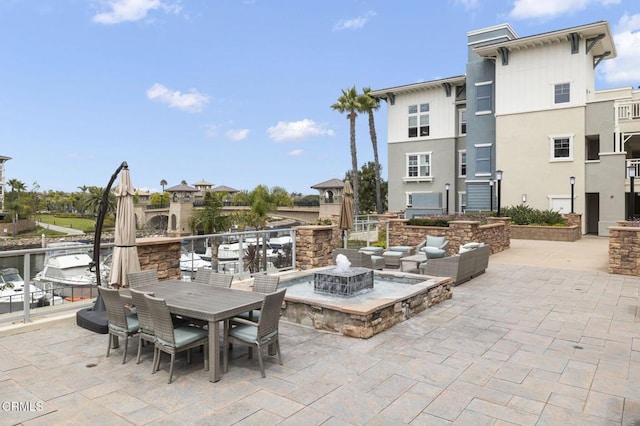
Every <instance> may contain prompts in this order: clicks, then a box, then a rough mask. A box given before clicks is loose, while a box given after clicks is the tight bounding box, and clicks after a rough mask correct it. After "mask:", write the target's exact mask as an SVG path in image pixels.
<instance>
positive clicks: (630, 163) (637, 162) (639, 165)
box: [625, 158, 640, 179]
mask: <svg viewBox="0 0 640 426" xmlns="http://www.w3.org/2000/svg"><path fill="white" fill-rule="evenodd" d="M626 163H627V164H626V169H625V176H626V177H627V179H628V178H629V171H628V170H629V167H633V168H634V169H635V171H636V174H635V177H640V159H637V158H635V159H631V160H627V162H626Z"/></svg>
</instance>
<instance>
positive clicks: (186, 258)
mask: <svg viewBox="0 0 640 426" xmlns="http://www.w3.org/2000/svg"><path fill="white" fill-rule="evenodd" d="M200 268H206V269H211V262H209V261H208V260H204V259H203V258H201V257H200V255H199V254H198V253H195V252H189V251H187V250H185V249H184V248H183V249H182V252H181V253H180V270H181V271H188V272H195V271H197V270H198V269H200Z"/></svg>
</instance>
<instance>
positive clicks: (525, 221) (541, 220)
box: [501, 204, 567, 226]
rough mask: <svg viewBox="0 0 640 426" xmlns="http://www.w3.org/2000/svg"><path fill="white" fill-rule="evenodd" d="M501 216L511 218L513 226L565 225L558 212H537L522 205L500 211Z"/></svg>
mask: <svg viewBox="0 0 640 426" xmlns="http://www.w3.org/2000/svg"><path fill="white" fill-rule="evenodd" d="M501 214H502V216H507V217H510V218H511V223H513V224H514V225H543V226H556V225H566V224H567V220H566V219H565V218H564V217H563V216H562V214H561V213H560V212H557V211H553V210H538V209H534V208H532V207H530V206H526V205H524V204H521V205H517V206H509V207H505V208H503V209H502V211H501Z"/></svg>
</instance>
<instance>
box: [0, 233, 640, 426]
mask: <svg viewBox="0 0 640 426" xmlns="http://www.w3.org/2000/svg"><path fill="white" fill-rule="evenodd" d="M607 243H608V240H607V239H599V238H596V239H595V240H592V239H589V238H586V239H584V240H582V241H580V242H577V243H553V242H546V243H538V242H530V241H526V242H520V241H518V240H514V241H513V242H512V248H511V249H510V251H508V252H505V253H502V254H497V255H494V256H492V257H491V259H490V263H489V269H488V270H487V272H486V273H485V274H484V275H482V276H480V277H478V278H475V279H473V280H472V281H469V282H467V283H465V284H463V285H461V286H458V287H455V289H454V297H453V299H451V300H449V301H447V302H445V303H442V304H440V305H438V306H436V307H434V308H432V309H430V310H427V311H425V312H423V313H421V314H419V315H417V316H415V317H413V318H412V319H410V320H409V321H405V322H403V323H401V324H398V325H396V326H395V327H393V328H392V329H390V330H388V331H386V332H384V333H382V334H380V335H377V336H375V337H373V338H371V339H367V340H358V339H353V338H348V337H343V336H337V335H333V334H327V333H321V332H318V331H315V330H310V329H307V328H302V327H298V326H295V325H291V324H288V323H282V324H281V334H282V349H283V357H284V365H283V366H279V365H278V364H277V363H276V362H275V361H274V359H273V358H271V357H267V358H266V373H267V377H266V378H265V379H262V378H261V377H260V372H259V368H258V364H257V360H255V359H254V360H247V359H246V357H245V354H246V351H245V350H244V349H242V348H235V349H234V353H233V360H232V361H231V365H230V369H229V373H228V374H226V375H224V376H223V378H222V380H221V381H220V382H218V383H210V382H208V381H207V375H206V373H205V372H204V371H203V370H202V356H201V354H200V353H194V362H193V364H191V365H190V366H188V365H186V363H185V359H184V357H183V356H180V357H178V361H177V363H176V372H175V375H174V383H172V384H171V385H168V384H167V383H166V380H167V374H168V373H167V364H168V363H167V362H166V361H165V362H164V363H163V369H162V370H161V371H160V372H158V373H156V374H155V375H151V374H150V371H149V370H150V367H151V351H149V350H146V351H145V353H144V361H143V363H142V364H140V365H136V364H135V361H134V360H133V355H134V353H135V349H134V348H135V344H134V345H132V346H134V348H130V350H129V354H130V355H129V360H128V361H127V363H126V364H124V365H123V364H121V360H122V357H121V352H120V350H116V351H115V352H112V356H111V357H109V358H105V357H104V352H105V350H106V343H107V342H106V340H107V338H106V336H104V335H96V334H93V333H91V332H88V331H86V330H84V329H81V328H79V327H76V326H75V325H74V324H73V323H72V322H67V323H58V324H54V325H49V326H47V325H45V324H43V325H42V328H41V329H40V330H37V331H30V332H26V333H22V334H16V335H12V336H5V337H1V338H0V401H4V402H3V404H5V405H2V407H0V408H2V410H3V411H8V412H3V413H1V414H0V424H13V423H19V422H21V423H22V424H25V425H32V424H33V425H36V424H47V425H49V424H60V423H65V424H89V423H92V424H169V425H171V424H175V425H183V424H224V425H230V424H238V425H254V424H260V425H275V424H283V425H319V424H323V425H397V424H412V425H446V424H455V425H457V424H460V425H467V424H472V425H474V426H478V425H493V424H495V425H506V424H518V425H534V424H535V425H588V424H593V425H609V424H610V425H620V424H624V425H633V424H640V387H639V386H638V380H639V379H640V331H639V329H638V325H639V321H640V317H639V315H638V308H637V306H638V299H639V297H640V279H639V278H638V277H626V276H620V275H610V274H608V273H606V272H603V271H601V269H602V268H603V267H604V268H605V269H606V261H605V262H604V263H603V261H602V259H601V255H600V252H601V249H602V247H606V244H607ZM583 248H584V250H583ZM540 250H542V251H543V252H542V253H540ZM581 250H582V253H583V254H582V255H580V253H579V252H580V251H581ZM518 253H520V256H523V257H524V258H523V259H522V260H521V262H522V263H515V260H516V259H517V256H516V255H517V254H518ZM525 259H526V260H527V261H530V262H531V263H535V262H534V260H535V259H539V261H538V262H542V263H538V264H528V263H527V262H524V260H525ZM563 266H564V267H563ZM568 266H573V269H572V268H568ZM134 341H135V340H134ZM136 343H137V342H136ZM6 401H10V402H16V403H23V404H25V403H27V404H28V403H31V404H32V405H31V407H28V406H27V407H25V406H23V407H22V408H32V410H31V411H18V410H13V411H11V410H7V409H6V408H5V407H9V406H6Z"/></svg>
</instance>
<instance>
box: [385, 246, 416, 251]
mask: <svg viewBox="0 0 640 426" xmlns="http://www.w3.org/2000/svg"><path fill="white" fill-rule="evenodd" d="M412 249H413V247H410V246H392V247H389V251H399V252H401V253H408V252H410V251H411V250H412Z"/></svg>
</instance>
